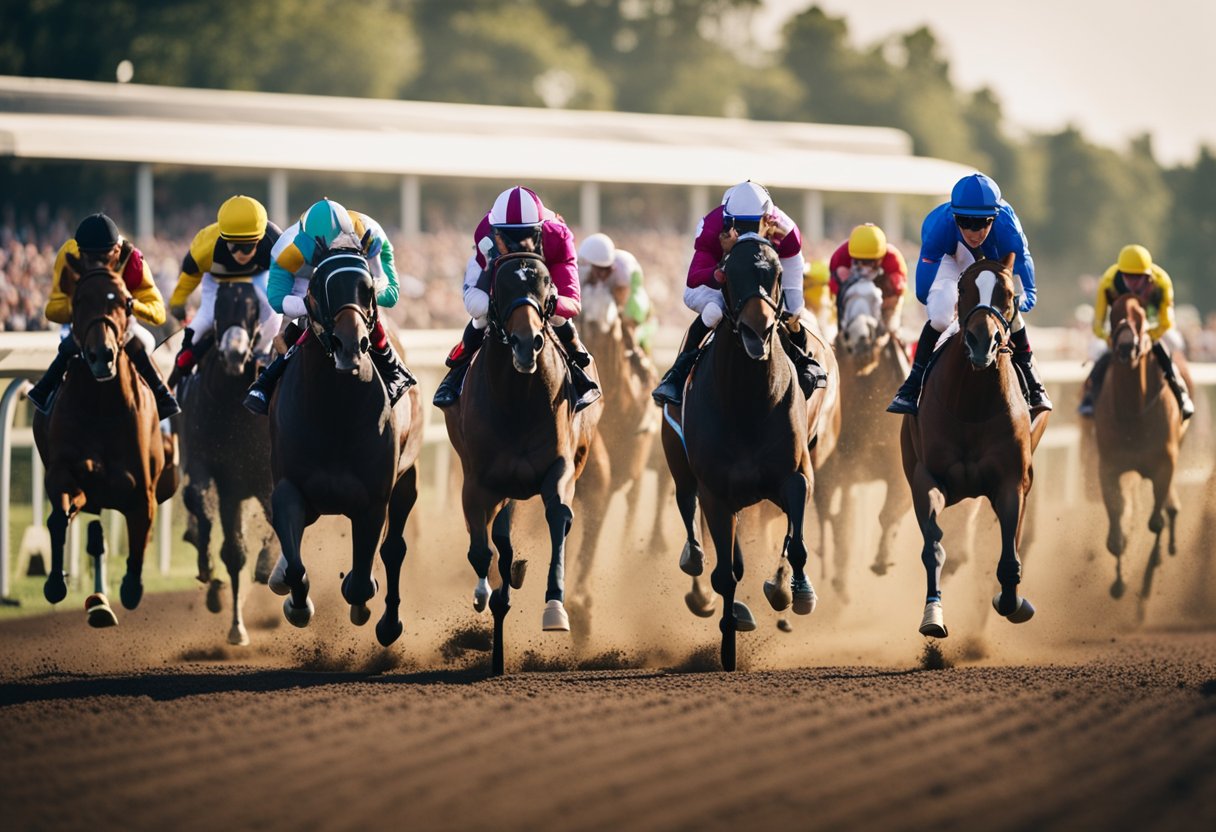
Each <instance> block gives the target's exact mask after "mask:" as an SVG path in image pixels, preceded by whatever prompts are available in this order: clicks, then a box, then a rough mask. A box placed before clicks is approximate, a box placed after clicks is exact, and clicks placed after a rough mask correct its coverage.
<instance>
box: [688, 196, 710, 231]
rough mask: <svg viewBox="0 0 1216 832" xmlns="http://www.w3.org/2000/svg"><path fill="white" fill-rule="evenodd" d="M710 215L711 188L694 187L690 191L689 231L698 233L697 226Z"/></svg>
mask: <svg viewBox="0 0 1216 832" xmlns="http://www.w3.org/2000/svg"><path fill="white" fill-rule="evenodd" d="M708 213H709V188H708V187H707V186H705V185H694V186H692V187H691V188H689V189H688V231H689V233H690V234H696V233H697V225H698V224H699V223H700V222H701V220H702V219H703V218H704V217H705V215H706V214H708Z"/></svg>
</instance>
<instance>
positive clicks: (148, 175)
mask: <svg viewBox="0 0 1216 832" xmlns="http://www.w3.org/2000/svg"><path fill="white" fill-rule="evenodd" d="M152 201H153V193H152V166H151V165H149V164H148V163H146V162H145V163H143V164H141V165H139V166H137V167H136V168H135V239H136V241H137V242H138V243H139V244H140V245H141V246H143V245H150V244H151V242H152V232H153V227H152Z"/></svg>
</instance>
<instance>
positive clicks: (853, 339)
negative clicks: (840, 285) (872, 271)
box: [840, 278, 891, 370]
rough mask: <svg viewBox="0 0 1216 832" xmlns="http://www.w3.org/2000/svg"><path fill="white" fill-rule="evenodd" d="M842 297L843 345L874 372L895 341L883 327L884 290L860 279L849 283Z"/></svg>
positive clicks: (870, 281)
mask: <svg viewBox="0 0 1216 832" xmlns="http://www.w3.org/2000/svg"><path fill="white" fill-rule="evenodd" d="M841 294H842V298H841V306H842V307H843V309H844V313H843V317H842V319H841V322H840V340H841V343H842V344H843V345H844V348H845V350H846V351H847V352H848V354H849V355H850V356H852V357H853V358H855V359H858V361H859V362H860V363H861V365H862V366H863V367H864V368H866V369H867V370H868V369H872V368H873V365H874V364H875V363H877V361H878V356H879V354H880V352H881V350H882V348H883V347H885V346H886V345H887V342H888V341H889V340H890V338H891V333H889V332H887V330H886V329H885V328H884V326H883V323H882V290H881V289H879V288H878V286H876V285H875V284H874V281H873V280H867V279H865V278H858V279H855V280H853V281H850V282H849V283H846V284H845V286H844V289H842V290H841Z"/></svg>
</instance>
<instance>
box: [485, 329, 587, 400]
mask: <svg viewBox="0 0 1216 832" xmlns="http://www.w3.org/2000/svg"><path fill="white" fill-rule="evenodd" d="M555 337H556V336H554V335H553V333H552V332H546V333H545V345H544V347H542V348H541V351H540V354H539V355H537V356H536V365H537V366H536V372H535V373H531V374H526V373H521V372H519V371H517V370H516V369H515V364H514V363H513V361H512V358H511V348H510V347H509V346H508V345H506V344H504V343H503V342H502V341H500V340H499V339H498V338H495V337H494V334H493V333H490V334H489V335H488V336H487V338H486V344H485V346H484V347H483V348H482V350H481V352H482V359H483V362H484V364H485V368H484V369H483V371H482V372H484V373H485V375H486V386H487V388H488V389H489V393H490V398H491V400H492V401H493V402H494V403H495V406H496V410H497V411H498V412H499V413H512V412H518V413H520V414H530V413H532V412H533V411H540V410H544V411H546V412H548V413H553V412H554V409H555V407H556V404H555V402H558V401H560V395H559V394H560V392H561V390H562V387H563V385H564V384H565V383H566V376H565V372H564V370H563V368H562V360H561V357H560V356H559V355H558V354H557V347H555V346H554V345H553V343H552V341H553V338H555ZM479 363H482V362H479Z"/></svg>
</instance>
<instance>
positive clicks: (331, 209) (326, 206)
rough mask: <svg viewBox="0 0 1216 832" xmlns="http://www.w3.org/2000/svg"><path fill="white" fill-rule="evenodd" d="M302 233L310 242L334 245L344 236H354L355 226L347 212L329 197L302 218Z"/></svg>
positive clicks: (319, 202)
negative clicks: (317, 241)
mask: <svg viewBox="0 0 1216 832" xmlns="http://www.w3.org/2000/svg"><path fill="white" fill-rule="evenodd" d="M300 231H301V232H302V233H303V234H304V236H305V237H307V238H308V239H310V240H316V239H321V240H324V241H325V242H326V244H332V243H333V242H334V240H336V239H338V237H339V236H340V235H342V234H350V235H352V236H353V235H354V233H355V226H354V223H352V222H351V219H350V214H349V213H347V210H346V209H345V208H343V207H342V206H341V205H339V204H338V203H337V202H334V201H333V200H332V199H329V198H328V197H327V198H325V199H321V200H319V201H318V202H315V203H313V205H312V206H311V207H310V208H309V209H308V210H307V211H305V212H304V214H303V215H302V216H301V217H300Z"/></svg>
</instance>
